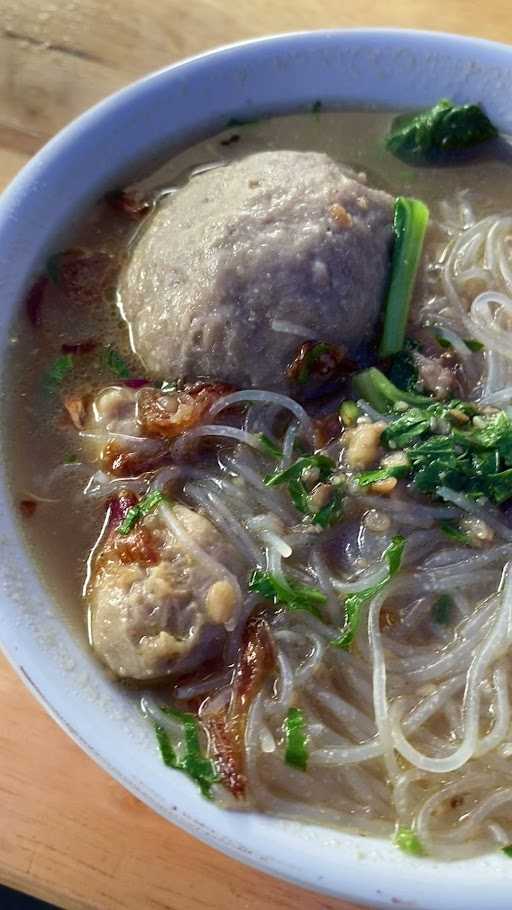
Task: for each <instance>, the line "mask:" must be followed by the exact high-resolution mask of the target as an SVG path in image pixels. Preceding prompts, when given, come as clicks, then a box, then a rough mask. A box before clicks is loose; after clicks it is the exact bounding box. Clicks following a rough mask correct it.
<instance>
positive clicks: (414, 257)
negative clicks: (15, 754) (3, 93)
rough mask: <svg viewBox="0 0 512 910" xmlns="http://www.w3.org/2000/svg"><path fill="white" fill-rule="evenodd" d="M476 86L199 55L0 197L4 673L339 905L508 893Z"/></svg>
mask: <svg viewBox="0 0 512 910" xmlns="http://www.w3.org/2000/svg"><path fill="white" fill-rule="evenodd" d="M511 75H512V50H511V49H510V48H508V47H505V46H500V45H495V44H491V43H488V42H485V41H479V40H477V39H464V38H458V37H454V36H447V35H439V34H438V35H434V34H426V33H414V32H390V31H358V30H355V31H351V32H335V31H333V32H317V33H310V34H298V35H289V36H282V37H279V36H278V37H273V38H268V39H262V40H260V41H255V42H250V43H247V44H241V45H236V46H232V47H227V48H223V49H220V50H218V51H213V52H211V53H207V54H204V55H202V56H200V57H197V58H194V59H192V60H188V61H185V62H183V63H180V64H177V65H176V66H173V67H170V68H169V69H166V70H164V71H162V72H159V73H156V74H154V75H152V76H149V77H148V78H146V79H144V80H142V81H140V82H138V83H136V84H135V85H133V86H130V87H128V88H127V89H125V90H124V91H122V92H120V93H118V94H117V95H115V96H113V97H112V98H109V99H107V100H106V101H104V102H102V103H101V104H100V105H98V106H97V107H96V108H94V109H93V110H91V111H89V112H87V113H86V114H84V115H83V116H82V117H80V118H79V119H78V120H77V121H75V122H74V123H72V124H71V125H70V126H69V127H67V128H66V129H65V130H64V131H63V132H62V133H61V134H59V135H58V136H57V137H56V138H55V139H54V140H52V142H50V143H49V144H48V145H47V146H46V147H45V148H44V149H43V150H42V151H41V152H40V153H39V154H38V155H37V156H36V157H35V158H34V159H33V161H31V162H30V164H29V165H27V167H26V168H24V170H23V171H22V172H21V173H20V175H19V176H18V177H17V178H16V180H15V181H14V182H13V184H12V185H11V187H10V188H9V189H8V190H7V191H6V193H5V194H4V196H3V197H2V199H1V200H0V282H1V287H2V301H3V306H2V311H1V314H0V333H1V334H0V342H1V345H2V351H3V355H2V369H3V382H2V402H1V406H2V422H1V426H2V433H1V439H0V442H1V446H2V474H1V484H2V499H3V503H4V508H3V509H2V512H1V514H0V528H1V535H2V557H3V558H2V565H1V568H0V576H1V578H2V594H1V604H2V628H1V632H0V637H1V640H2V646H3V648H4V649H5V653H6V654H7V656H8V657H9V659H10V660H11V662H12V664H13V666H14V667H15V668H16V669H17V670H18V672H19V673H20V675H21V676H22V678H23V679H24V680H25V682H26V683H27V684H28V685H29V686H30V687H31V689H32V691H33V692H34V693H35V694H36V695H37V696H38V697H39V698H40V699H41V701H42V703H43V704H44V705H45V707H46V708H47V709H48V710H49V711H50V713H51V714H52V715H53V717H54V718H55V719H56V720H57V721H58V722H59V723H60V724H61V725H62V726H63V727H64V729H65V730H66V731H67V732H68V733H69V734H70V735H71V736H73V737H74V738H75V739H76V741H77V742H78V743H79V744H80V745H81V746H82V747H83V748H84V749H86V750H87V751H88V752H89V754H90V755H91V756H92V757H93V758H94V759H95V760H96V761H98V762H99V763H100V764H101V765H102V766H103V767H104V768H106V769H107V770H108V771H109V772H110V773H111V774H113V775H114V776H115V777H116V778H117V779H118V780H119V781H120V782H121V783H123V784H124V785H125V786H126V787H127V788H128V789H130V790H131V791H132V792H133V793H135V794H136V795H137V796H138V797H139V798H140V799H142V800H143V801H144V802H146V803H147V804H148V805H149V806H151V807H152V808H154V809H155V810H156V811H157V812H159V813H161V814H162V815H163V816H164V817H166V818H168V819H169V820H171V821H173V822H174V823H176V824H178V825H180V826H182V827H183V828H185V829H186V830H187V831H190V832H191V833H193V834H194V835H196V836H197V837H199V838H201V839H203V840H205V841H207V842H208V843H211V844H212V845H214V846H216V847H217V848H218V849H221V850H223V851H225V852H227V853H228V854H230V855H232V856H234V857H236V858H238V859H241V860H242V861H244V862H247V863H250V864H252V865H254V866H257V867H258V868H261V869H264V870H265V871H268V872H270V873H272V874H275V875H279V876H282V877H284V878H287V879H290V880H292V881H295V882H297V883H300V884H302V885H304V886H306V887H310V888H313V889H317V890H319V891H323V892H325V893H328V894H331V895H335V896H339V897H345V898H348V899H351V900H353V901H356V902H359V903H366V904H368V905H371V906H378V907H391V906H394V905H395V904H396V903H399V902H400V903H404V904H406V905H407V906H414V907H416V908H418V910H434V908H435V910H438V908H439V910H444V908H446V910H477V908H479V910H480V908H481V907H484V906H492V907H493V908H496V910H499V908H505V907H508V906H509V904H510V898H509V890H510V889H509V878H510V874H511V873H510V871H509V870H510V869H512V866H510V862H511V860H510V854H511V853H512V846H511V845H512V772H511V768H510V756H511V755H512V735H511V728H510V684H511V671H510V653H511V646H512V563H511V562H510V559H511V556H512V509H511V504H512V345H511V340H512V327H511V325H512V324H511V321H510V320H511V314H512V216H511V214H510V213H511V211H512V180H511V179H510V178H511V176H512V152H511V145H510V139H509V134H511V133H512V113H511V110H510V104H509V99H508V95H507V86H508V85H509V84H510V78H511ZM103 148H108V149H109V154H108V155H103V154H101V152H100V153H99V151H98V150H101V149H103ZM77 175H80V176H79V179H77Z"/></svg>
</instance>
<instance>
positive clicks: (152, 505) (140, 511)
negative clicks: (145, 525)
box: [118, 490, 169, 536]
mask: <svg viewBox="0 0 512 910" xmlns="http://www.w3.org/2000/svg"><path fill="white" fill-rule="evenodd" d="M161 502H167V503H169V500H168V498H167V496H164V494H163V493H162V492H161V491H160V490H153V492H152V493H148V495H147V496H145V497H144V499H141V501H140V502H138V503H137V505H135V506H132V507H131V509H128V511H127V513H126V515H125V517H124V518H123V520H122V522H121V524H120V525H119V528H118V531H119V533H120V534H122V535H123V536H126V535H127V534H129V533H130V531H131V530H132V529H133V528H134V527H135V525H136V524H137V522H139V521H140V520H141V519H142V518H144V517H145V516H146V515H149V513H150V512H152V511H153V509H156V507H157V506H159V505H160V503H161Z"/></svg>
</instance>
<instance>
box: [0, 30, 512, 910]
mask: <svg viewBox="0 0 512 910" xmlns="http://www.w3.org/2000/svg"><path fill="white" fill-rule="evenodd" d="M511 77H512V49H510V48H507V47H505V46H500V45H495V44H491V43H489V42H485V41H479V40H477V39H462V38H457V37H452V36H445V35H435V34H426V33H414V32H390V31H357V30H356V31H351V32H313V33H309V34H304V35H301V34H299V35H289V36H282V37H275V38H270V39H262V40H260V41H255V42H250V43H247V44H242V45H237V46H232V47H229V48H224V49H221V50H219V51H215V52H212V53H208V54H205V55H203V56H201V57H199V58H195V59H193V60H190V61H185V62H184V63H181V64H179V65H177V66H175V67H172V68H170V69H168V70H164V71H162V72H160V73H157V74H155V75H153V76H150V77H148V78H147V79H145V80H142V81H141V82H139V83H136V84H135V85H133V86H131V87H129V88H127V89H125V90H124V91H123V92H120V93H119V94H118V95H115V96H113V97H112V98H109V99H107V100H106V101H104V102H102V103H101V104H100V105H98V106H97V107H96V108H94V109H93V110H91V111H89V112H88V113H86V114H85V115H83V116H82V117H80V118H79V119H78V120H77V121H75V122H74V123H73V124H71V125H70V126H69V127H67V128H66V129H65V130H64V131H63V132H62V133H61V134H59V136H57V137H56V138H55V139H54V140H52V142H50V143H49V144H48V145H47V146H46V147H45V148H44V149H43V150H42V151H41V152H40V153H39V154H38V155H37V156H36V158H35V159H33V160H32V161H31V162H30V163H29V164H28V165H27V167H26V168H25V169H24V170H23V171H22V173H21V174H20V175H19V176H18V177H17V178H16V180H15V181H14V182H13V184H12V185H11V187H10V188H9V189H8V190H7V191H6V193H5V194H4V195H3V197H2V199H1V200H0V294H1V299H2V308H1V311H0V349H3V350H5V348H6V347H7V345H8V338H9V325H10V321H11V318H12V314H13V312H14V311H15V309H16V308H17V306H18V305H19V301H20V299H21V298H22V296H23V294H24V292H25V291H26V289H27V287H28V285H29V283H30V280H31V276H32V274H33V272H34V270H35V269H37V267H38V266H39V265H40V264H41V262H42V261H43V260H44V258H45V256H46V254H47V252H48V251H49V250H51V249H52V247H54V246H55V245H57V244H58V241H59V237H60V236H62V235H64V234H65V233H66V232H67V231H68V230H69V228H70V226H72V225H73V223H74V222H75V221H76V220H78V219H79V217H80V214H81V212H82V211H83V209H84V207H86V206H87V205H88V204H90V203H91V201H93V200H94V199H95V198H97V197H99V196H100V195H101V194H102V193H103V192H104V191H105V190H106V189H108V188H112V187H113V186H117V185H120V184H123V183H124V182H126V181H127V180H129V179H130V178H131V177H133V176H134V175H135V173H137V172H140V170H141V168H142V169H144V168H147V167H151V166H152V165H153V166H156V165H158V164H159V163H160V162H161V161H162V160H163V159H164V158H165V157H167V156H169V155H171V154H172V153H173V152H175V151H176V150H178V149H180V148H183V147H184V146H186V145H188V144H190V143H191V142H193V141H196V140H197V139H199V138H202V137H204V136H205V135H207V134H209V133H213V132H215V131H216V130H218V129H220V128H222V126H223V125H224V124H225V123H226V121H227V120H229V119H230V118H231V117H238V118H246V119H250V118H253V117H257V116H261V115H265V114H267V115H268V114H277V113H283V112H290V111H293V110H301V109H306V108H307V107H308V106H310V105H311V104H312V103H314V102H315V101H317V100H321V101H322V102H323V104H324V105H325V106H334V107H343V106H350V107H352V108H354V107H356V108H357V107H361V106H365V107H367V106H369V105H375V106H378V107H382V106H385V107H388V108H395V109H396V108H414V107H421V106H426V105H429V104H432V103H433V102H435V101H436V100H438V99H439V98H441V97H450V98H452V99H453V100H455V101H457V102H464V101H484V102H485V106H486V110H487V112H488V113H489V115H490V116H491V118H492V119H493V120H494V121H495V122H496V123H497V124H498V125H499V126H500V128H501V129H502V130H504V131H508V132H512V106H511V105H510V102H509V92H510V85H511V84H512V78H511ZM7 444H8V441H7V439H5V437H0V446H1V447H2V450H3V452H5V449H6V446H7ZM3 462H5V458H3V459H2V463H3ZM0 494H1V496H2V501H3V502H4V504H5V505H4V508H3V509H2V511H1V513H0V539H1V544H2V560H1V565H0V582H1V586H2V587H1V594H0V609H1V615H2V628H1V632H0V634H1V637H2V644H3V647H4V649H5V651H6V654H7V655H8V657H9V659H10V660H11V662H12V663H13V665H14V666H15V668H16V669H17V670H18V672H19V673H20V674H21V676H22V677H23V678H24V680H25V681H26V682H27V683H28V685H30V686H31V687H32V689H33V691H34V692H35V693H36V695H38V697H39V698H40V699H41V700H42V702H43V703H44V705H45V706H46V707H47V709H48V710H50V712H51V713H52V714H53V716H54V717H55V719H56V720H57V721H58V722H59V723H60V724H61V725H62V726H63V727H64V729H66V730H67V732H68V733H70V734H71V735H72V736H73V737H74V738H75V740H76V741H77V742H78V743H79V744H80V745H81V746H82V747H83V748H84V749H86V750H87V751H88V752H89V753H90V754H91V755H92V756H93V758H95V759H96V760H97V761H98V762H99V763H100V764H101V765H102V766H103V767H105V768H106V769H107V770H108V771H109V772H110V773H111V774H112V775H113V776H115V777H116V778H117V779H118V780H120V781H121V782H122V783H123V784H124V785H125V786H126V787H128V789H130V790H131V791H132V792H133V793H135V794H136V795H137V796H138V797H139V798H140V799H142V800H144V801H145V802H146V803H148V804H149V805H150V806H151V807H153V808H154V809H155V810H156V811H157V812H159V813H161V814H162V815H163V816H165V817H167V818H169V819H171V820H172V821H174V822H175V823H177V824H179V825H181V826H182V827H184V828H185V829H187V830H188V831H190V832H191V833H193V834H195V835H196V836H198V837H200V838H202V839H204V840H206V841H208V842H209V843H211V844H212V845H214V846H216V847H218V848H219V849H221V850H224V851H225V852H227V853H229V854H231V855H233V856H235V857H237V858H238V859H241V860H242V861H245V862H249V863H251V864H253V865H255V866H258V867H260V868H262V869H264V870H266V871H268V872H271V873H273V874H276V875H280V876H284V877H286V878H289V879H291V880H293V881H295V882H298V883H300V884H303V885H305V886H306V887H310V888H315V889H319V890H322V891H325V892H328V893H331V894H333V895H337V896H344V897H347V898H349V899H352V900H354V901H358V902H367V903H369V904H371V905H372V906H378V907H392V906H396V904H397V903H399V904H400V905H401V906H411V907H413V906H414V907H415V908H417V910H431V908H434V907H435V908H439V910H443V908H445V910H472V908H474V910H477V908H478V910H480V908H481V907H483V906H489V896H490V894H492V906H493V908H495V910H500V908H503V910H504V908H505V907H507V908H508V907H509V906H510V895H509V888H508V868H507V865H506V864H505V863H503V861H502V860H501V857H499V856H497V857H484V858H481V859H479V860H476V861H475V860H472V861H471V862H465V863H453V864H450V865H441V864H436V863H434V862H432V861H430V860H415V859H412V858H409V857H407V856H404V855H403V854H400V853H399V852H398V851H397V850H396V849H395V848H394V847H393V846H392V845H391V844H389V843H387V842H383V841H378V840H373V839H371V838H359V837H354V836H350V835H347V834H343V833H339V832H333V831H330V830H327V829H320V828H315V827H312V826H302V825H300V824H298V823H291V822H284V821H280V820H277V819H269V818H266V817H262V816H258V815H255V814H241V813H225V812H222V811H220V810H218V809H217V808H216V807H215V806H214V805H211V804H210V803H208V802H206V801H204V800H203V799H202V798H201V797H200V796H199V795H198V793H197V791H196V789H195V787H194V786H193V785H192V784H191V783H190V782H189V781H188V780H186V779H185V778H183V777H182V776H181V775H179V774H177V773H175V772H169V771H168V770H166V769H165V768H164V767H163V765H162V764H161V763H160V759H159V757H158V756H157V754H156V751H155V749H154V744H153V737H152V731H151V730H150V729H149V727H148V725H147V724H146V722H145V721H143V719H142V718H141V717H140V716H139V714H138V712H137V711H136V710H134V706H133V701H132V699H131V697H130V696H129V695H127V694H126V693H124V692H123V690H122V689H119V688H116V687H115V686H114V685H113V684H111V683H110V682H109V681H108V680H107V679H106V677H105V676H104V675H103V673H102V671H101V670H100V668H99V667H98V665H97V664H96V661H95V660H94V659H93V657H92V655H91V654H90V653H89V652H88V651H87V650H86V649H84V648H83V646H82V644H81V643H80V642H78V641H77V640H76V638H75V636H74V634H73V632H72V630H71V629H69V628H68V627H67V626H66V624H65V623H64V622H63V617H62V613H61V611H60V609H59V607H58V606H57V605H56V604H55V603H54V602H53V601H52V600H51V598H50V597H49V595H48V593H47V591H46V589H45V587H44V584H43V582H42V581H41V579H40V578H39V576H38V574H37V572H36V570H35V568H34V566H33V564H32V562H31V560H30V556H29V554H28V552H27V549H26V546H25V543H24V540H23V538H22V536H21V534H20V530H19V528H18V526H17V523H16V520H15V517H14V512H13V509H12V506H11V505H9V504H8V503H9V502H10V499H9V490H8V484H7V478H6V476H5V472H4V468H3V466H2V467H1V468H0Z"/></svg>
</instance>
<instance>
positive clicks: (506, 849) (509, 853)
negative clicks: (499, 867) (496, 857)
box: [501, 844, 512, 859]
mask: <svg viewBox="0 0 512 910" xmlns="http://www.w3.org/2000/svg"><path fill="white" fill-rule="evenodd" d="M501 852H502V853H504V854H505V856H508V857H509V858H510V859H512V844H510V845H509V846H508V847H503V848H502V851H501Z"/></svg>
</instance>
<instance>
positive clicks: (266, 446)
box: [256, 433, 283, 458]
mask: <svg viewBox="0 0 512 910" xmlns="http://www.w3.org/2000/svg"><path fill="white" fill-rule="evenodd" d="M256 435H257V437H258V439H259V443H260V449H261V451H262V452H263V453H264V454H265V455H271V456H272V458H282V457H283V451H282V449H280V448H279V446H276V444H275V442H272V440H271V439H270V438H269V437H268V436H267V435H266V434H265V433H257V434H256Z"/></svg>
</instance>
